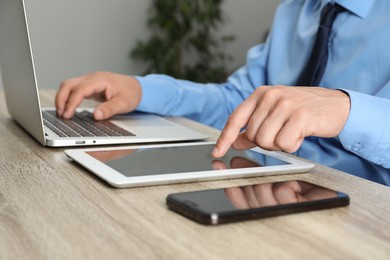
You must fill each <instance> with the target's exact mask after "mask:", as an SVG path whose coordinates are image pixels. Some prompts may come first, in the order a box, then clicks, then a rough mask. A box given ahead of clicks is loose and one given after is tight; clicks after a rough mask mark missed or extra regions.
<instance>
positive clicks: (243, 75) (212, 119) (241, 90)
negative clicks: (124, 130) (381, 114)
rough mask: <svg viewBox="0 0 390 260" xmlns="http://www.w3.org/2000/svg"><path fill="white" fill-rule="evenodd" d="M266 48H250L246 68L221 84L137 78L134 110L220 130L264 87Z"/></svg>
mask: <svg viewBox="0 0 390 260" xmlns="http://www.w3.org/2000/svg"><path fill="white" fill-rule="evenodd" d="M267 46H268V44H267V43H264V44H261V45H257V46H255V47H253V48H251V49H250V50H249V52H248V55H247V63H246V65H245V66H243V67H241V68H240V69H239V70H237V71H236V72H235V73H233V74H232V75H231V76H230V77H229V78H228V80H227V82H225V83H221V84H213V83H208V84H200V83H195V82H191V81H186V80H179V79H175V78H172V77H170V76H167V75H160V74H151V75H147V76H143V77H141V76H137V77H136V78H137V80H138V81H139V83H140V85H141V87H142V99H141V102H140V104H139V105H138V107H137V110H138V111H142V112H148V113H155V114H160V115H164V116H183V117H188V118H190V119H193V120H196V121H198V122H201V123H203V124H207V125H210V126H212V127H215V128H218V129H222V128H223V126H224V125H225V123H226V121H227V119H228V117H229V115H230V113H232V112H233V111H234V109H235V108H236V107H237V106H238V105H239V104H240V103H241V102H242V101H244V100H245V99H246V98H247V97H248V96H249V95H250V94H251V93H252V92H253V90H254V89H255V88H256V87H258V86H261V85H265V84H266V76H265V75H266V74H265V67H266V62H267V54H268V48H267Z"/></svg>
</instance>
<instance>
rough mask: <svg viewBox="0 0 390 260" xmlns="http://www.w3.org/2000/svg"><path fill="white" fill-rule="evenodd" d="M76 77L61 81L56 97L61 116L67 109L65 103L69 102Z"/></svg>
mask: <svg viewBox="0 0 390 260" xmlns="http://www.w3.org/2000/svg"><path fill="white" fill-rule="evenodd" d="M75 81H76V80H75V79H68V80H66V81H64V82H62V83H61V85H60V88H59V90H58V91H57V94H56V97H55V106H56V109H57V113H58V115H59V116H62V115H63V113H64V110H65V105H66V103H67V102H68V99H69V96H70V93H71V92H72V88H73V87H74V86H75Z"/></svg>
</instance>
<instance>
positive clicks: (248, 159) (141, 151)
mask: <svg viewBox="0 0 390 260" xmlns="http://www.w3.org/2000/svg"><path fill="white" fill-rule="evenodd" d="M214 146H215V142H199V143H176V144H160V145H144V146H127V147H126V146H125V147H123V146H121V147H112V148H107V147H106V148H91V149H72V150H65V154H66V155H67V156H68V157H69V158H71V159H73V160H74V161H76V162H77V163H79V164H80V165H82V166H83V167H85V168H86V169H88V170H90V171H91V172H92V173H94V174H95V175H97V176H99V177H100V178H102V179H103V180H105V181H106V182H108V183H109V184H111V185H113V186H115V187H118V188H124V187H136V186H147V185H158V184H169V183H179V182H194V181H208V180H221V179H232V178H246V177H257V176H265V175H266V176H268V175H276V174H288V173H298V172H306V171H309V170H310V169H312V168H313V167H314V164H312V163H308V162H306V161H303V160H300V159H299V158H296V157H292V156H289V155H287V154H284V153H282V152H270V151H265V150H262V149H260V148H253V149H250V150H246V151H236V150H234V149H230V150H229V151H228V153H227V154H226V155H225V156H224V157H223V158H219V159H216V158H214V157H212V156H211V151H212V149H213V148H214Z"/></svg>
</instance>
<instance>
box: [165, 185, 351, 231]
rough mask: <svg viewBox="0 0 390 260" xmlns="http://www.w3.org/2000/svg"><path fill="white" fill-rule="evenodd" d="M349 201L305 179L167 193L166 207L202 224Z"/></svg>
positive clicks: (323, 207)
mask: <svg viewBox="0 0 390 260" xmlns="http://www.w3.org/2000/svg"><path fill="white" fill-rule="evenodd" d="M348 204H349V197H348V195H347V194H345V193H342V192H338V191H335V190H332V189H329V188H325V187H322V186H319V185H316V184H312V183H309V182H305V181H299V180H293V181H284V182H273V183H262V184H255V185H248V186H238V187H228V188H224V189H214V190H202V191H194V192H185V193H176V194H170V195H169V196H168V197H167V205H168V207H169V208H170V209H172V210H174V211H176V212H178V213H180V214H182V215H184V216H186V217H189V218H191V219H193V220H195V221H197V222H200V223H202V224H221V223H228V222H234V221H240V220H249V219H255V218H265V217H271V216H279V215H285V214H291V213H298V212H304V211H310V210H319V209H326V208H332V207H340V206H346V205H348Z"/></svg>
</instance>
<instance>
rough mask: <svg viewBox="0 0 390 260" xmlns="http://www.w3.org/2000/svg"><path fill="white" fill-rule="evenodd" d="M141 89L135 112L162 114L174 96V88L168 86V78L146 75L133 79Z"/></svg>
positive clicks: (170, 85)
mask: <svg viewBox="0 0 390 260" xmlns="http://www.w3.org/2000/svg"><path fill="white" fill-rule="evenodd" d="M135 78H136V79H137V80H138V82H139V83H140V85H141V87H142V98H141V102H140V103H139V104H138V106H137V108H136V110H137V111H141V112H146V113H154V114H164V110H166V107H167V105H168V101H169V100H172V99H173V98H174V97H175V96H176V88H175V86H173V85H172V84H169V80H170V78H169V77H165V76H163V75H148V76H145V77H141V76H136V77H135Z"/></svg>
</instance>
